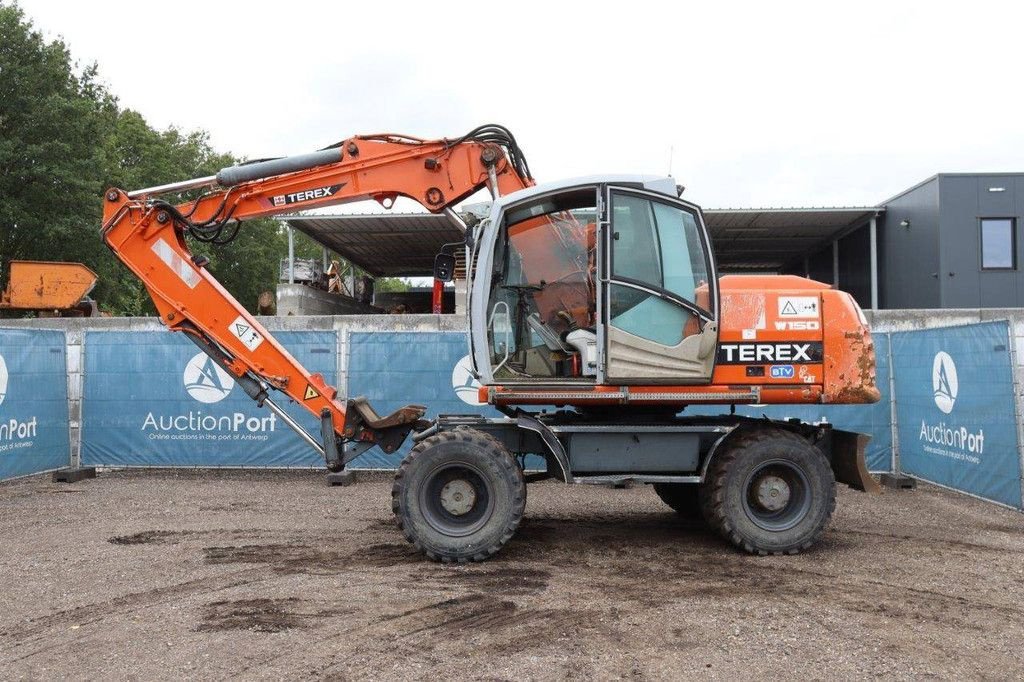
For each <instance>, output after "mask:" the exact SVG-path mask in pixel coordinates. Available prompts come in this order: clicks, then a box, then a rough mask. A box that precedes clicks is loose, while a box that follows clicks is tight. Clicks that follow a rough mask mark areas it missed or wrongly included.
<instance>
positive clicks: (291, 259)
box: [288, 225, 295, 284]
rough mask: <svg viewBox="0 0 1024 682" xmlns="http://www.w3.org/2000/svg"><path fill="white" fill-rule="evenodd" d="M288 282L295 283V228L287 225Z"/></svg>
mask: <svg viewBox="0 0 1024 682" xmlns="http://www.w3.org/2000/svg"><path fill="white" fill-rule="evenodd" d="M288 284H295V230H293V229H292V226H291V225H289V226H288Z"/></svg>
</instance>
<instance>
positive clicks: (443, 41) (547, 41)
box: [20, 0, 1024, 207]
mask: <svg viewBox="0 0 1024 682" xmlns="http://www.w3.org/2000/svg"><path fill="white" fill-rule="evenodd" d="M20 4H21V6H22V7H23V9H24V10H25V12H26V14H27V15H28V16H29V17H31V18H32V19H33V21H34V22H35V23H36V25H37V27H38V28H40V29H41V30H43V31H44V33H45V34H46V35H47V36H48V37H51V38H52V37H56V36H63V37H64V39H65V41H66V42H67V43H68V45H69V46H70V48H71V51H72V54H73V55H74V56H75V57H76V58H77V59H78V60H79V61H80V62H83V63H88V62H92V61H95V62H98V63H99V67H100V71H101V73H102V75H103V78H104V80H105V81H106V82H107V83H108V85H109V86H110V88H111V90H112V91H113V92H114V93H115V94H116V95H117V96H118V97H119V98H120V101H121V103H122V105H123V106H126V107H130V108H132V109H136V110H138V111H140V112H141V113H142V114H143V115H144V116H145V117H146V118H147V119H148V120H149V122H150V123H151V124H153V125H155V126H158V127H166V126H170V125H175V126H178V127H180V128H184V129H193V128H202V129H205V130H207V131H209V133H210V136H211V139H212V143H213V145H214V146H215V147H216V148H217V149H218V150H222V151H231V152H233V153H235V154H237V155H240V156H246V157H249V158H254V157H265V156H279V155H284V154H295V153H301V152H305V151H310V150H313V149H317V148H319V147H323V146H325V145H327V144H330V143H332V142H335V141H337V140H339V139H342V138H345V137H348V136H350V135H353V134H363V133H373V132H385V131H387V132H402V133H408V134H411V135H416V136H419V137H439V136H455V135H459V134H461V133H464V132H466V131H467V130H469V129H470V128H472V127H474V126H476V125H478V124H481V123H490V122H496V123H502V124H504V125H506V126H508V127H509V128H511V129H512V131H513V132H514V133H515V135H516V137H517V138H518V140H519V143H520V145H521V146H522V147H523V148H524V150H525V152H526V154H527V157H528V159H529V161H530V164H531V167H532V169H533V172H534V174H535V175H536V176H537V178H538V180H541V181H543V180H554V179H559V178H564V177H571V176H577V175H589V174H593V173H601V172H628V173H654V174H664V173H667V172H668V171H669V158H670V149H673V150H674V152H673V154H672V156H673V162H672V172H673V175H674V176H675V177H676V179H677V181H678V182H680V183H682V184H685V185H686V186H687V191H686V197H687V198H689V199H690V200H691V201H695V202H697V203H699V204H702V205H704V206H706V207H737V206H783V205H795V206H810V205H856V204H876V203H878V202H880V201H882V200H884V199H886V198H887V197H889V196H890V195H892V194H895V193H896V192H898V191H900V190H902V189H905V188H907V187H909V186H911V185H912V184H914V183H916V182H918V181H920V180H923V179H925V178H926V177H928V176H930V175H933V174H934V173H936V172H940V171H1024V116H1022V111H1024V106H1022V105H1024V88H1022V87H1021V84H1020V66H1021V62H1022V44H1021V40H1020V29H1021V26H1022V25H1024V3H1015V2H1006V3H989V2H980V1H978V0H974V1H972V2H966V3H965V2H958V3H956V4H955V5H952V4H951V7H952V8H951V9H946V8H945V7H944V6H945V4H946V3H939V2H920V3H900V2H895V1H890V2H864V1H861V2H846V3H831V2H822V1H818V2H806V3H803V2H801V3H787V2H751V3H738V2H737V3H727V2H704V3H700V4H692V5H690V4H688V3H683V2H666V1H663V2H659V3H656V4H653V3H652V4H650V5H648V4H645V3H641V2H617V3H612V4H608V5H604V4H602V3H599V2H586V3H580V4H578V5H574V6H573V7H569V6H568V3H560V2H556V1H555V0H547V2H543V3H529V2H513V3H487V2H471V3H443V2H422V1H421V2H415V3H409V5H407V6H399V5H394V6H392V5H390V4H389V3H387V2H303V1H301V0H291V1H290V2H280V1H278V2H253V1H250V2H216V1H213V2H211V1H210V0H206V1H204V2H194V1H192V0H175V2H173V3H169V2H161V3H155V2H141V1H138V0H136V1H134V2H114V1H103V0H91V1H90V2H80V1H78V2H58V1H55V0H21V2H20Z"/></svg>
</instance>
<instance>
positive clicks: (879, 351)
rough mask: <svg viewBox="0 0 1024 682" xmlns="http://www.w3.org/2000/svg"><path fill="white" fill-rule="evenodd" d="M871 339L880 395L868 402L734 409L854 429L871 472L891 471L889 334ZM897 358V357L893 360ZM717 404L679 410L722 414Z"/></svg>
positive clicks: (878, 334) (743, 412) (739, 412)
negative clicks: (864, 441) (863, 439)
mask: <svg viewBox="0 0 1024 682" xmlns="http://www.w3.org/2000/svg"><path fill="white" fill-rule="evenodd" d="M871 336H872V339H873V340H874V342H875V358H876V371H877V374H876V379H875V382H876V384H877V385H878V389H879V390H880V391H881V393H882V397H881V399H880V400H879V401H878V402H877V403H874V404H871V405H761V406H757V407H754V406H749V405H738V406H737V407H736V412H737V413H738V414H742V415H745V416H748V417H762V416H767V417H769V418H771V419H792V418H795V419H800V420H801V421H805V422H819V421H822V420H827V421H828V422H829V423H831V424H833V425H835V427H836V428H839V429H844V430H846V431H857V432H859V433H866V434H868V435H869V436H871V442H870V443H868V447H867V450H866V452H865V453H864V459H865V460H866V461H867V465H868V469H869V470H870V471H872V472H875V473H878V472H891V471H892V450H893V447H892V445H893V444H892V419H891V416H892V414H891V413H892V405H891V394H890V392H889V373H890V368H889V343H890V340H889V336H888V334H883V333H877V332H876V333H873V334H872V335H871ZM897 362H898V360H897ZM725 412H726V410H723V409H722V408H718V407H704V408H687V410H686V411H684V412H683V414H723V413H725Z"/></svg>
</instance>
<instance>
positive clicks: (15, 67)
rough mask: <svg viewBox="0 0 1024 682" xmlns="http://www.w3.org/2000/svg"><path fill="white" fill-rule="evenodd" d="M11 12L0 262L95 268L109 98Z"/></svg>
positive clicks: (3, 91) (92, 73)
mask: <svg viewBox="0 0 1024 682" xmlns="http://www.w3.org/2000/svg"><path fill="white" fill-rule="evenodd" d="M72 67H73V65H72V62H71V56H70V54H69V52H68V50H67V48H66V47H65V45H64V44H63V43H62V42H61V41H59V40H58V41H54V42H51V43H47V42H45V41H44V40H43V38H42V36H41V34H40V33H39V32H38V31H35V30H33V29H32V25H31V23H29V22H28V21H27V20H26V19H25V17H24V13H23V12H22V11H21V9H20V8H18V7H17V6H0V197H2V201H0V257H2V258H3V260H5V261H6V260H8V259H11V258H32V259H38V260H81V261H85V262H89V263H95V262H97V261H98V260H99V259H100V258H101V254H102V251H104V250H105V249H104V248H103V247H102V244H101V243H100V241H99V239H98V238H97V236H96V230H97V226H98V225H99V219H100V202H99V196H100V192H101V191H102V180H103V178H102V172H97V169H103V168H104V167H105V158H104V154H103V145H102V144H101V141H102V140H103V139H104V137H105V130H106V126H107V123H108V122H109V120H110V117H111V115H112V114H113V112H114V111H115V105H114V102H113V100H112V98H111V97H110V96H109V95H107V94H106V92H105V91H104V90H103V88H102V87H101V86H99V85H98V84H97V82H96V70H95V68H93V67H90V68H88V69H86V70H85V71H84V73H82V75H81V76H77V75H75V73H74V70H73V68H72Z"/></svg>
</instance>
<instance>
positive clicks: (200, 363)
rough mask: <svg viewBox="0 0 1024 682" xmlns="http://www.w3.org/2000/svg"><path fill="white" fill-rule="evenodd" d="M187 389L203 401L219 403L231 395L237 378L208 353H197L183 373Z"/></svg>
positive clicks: (190, 393) (191, 394)
mask: <svg viewBox="0 0 1024 682" xmlns="http://www.w3.org/2000/svg"><path fill="white" fill-rule="evenodd" d="M182 380H183V381H184V383H185V390H186V391H188V394H189V395H190V396H192V397H193V398H195V399H196V400H198V401H199V402H201V403H206V404H208V405H209V404H212V403H219V402H220V401H221V400H224V398H227V397H228V396H229V395H231V389H233V388H234V387H235V380H234V379H232V378H231V375H230V374H228V373H227V372H225V371H224V370H223V369H221V368H220V367H218V366H217V363H216V362H214V361H213V358H211V357H210V356H209V355H207V354H206V353H197V354H196V355H195V356H194V357H193V358H192V359H191V360H189V361H188V364H187V365H185V372H184V373H183V374H182Z"/></svg>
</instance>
